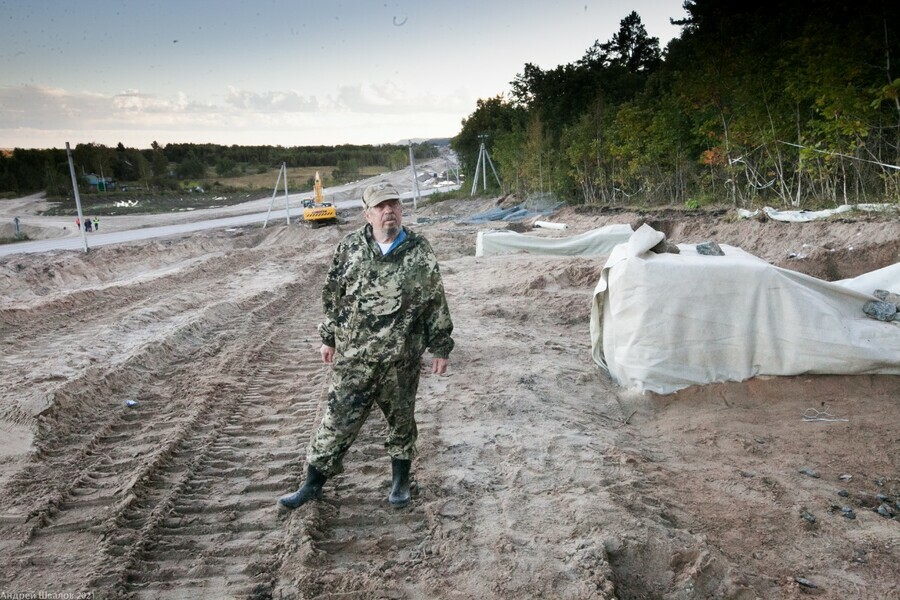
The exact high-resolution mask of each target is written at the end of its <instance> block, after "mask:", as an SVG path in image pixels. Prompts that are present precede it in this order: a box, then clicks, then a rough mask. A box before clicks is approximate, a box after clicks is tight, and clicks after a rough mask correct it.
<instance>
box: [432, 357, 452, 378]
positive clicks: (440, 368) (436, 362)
mask: <svg viewBox="0 0 900 600" xmlns="http://www.w3.org/2000/svg"><path fill="white" fill-rule="evenodd" d="M448 362H450V360H449V359H447V358H432V359H431V372H432V373H434V374H435V375H443V374H444V373H446V372H447V363H448Z"/></svg>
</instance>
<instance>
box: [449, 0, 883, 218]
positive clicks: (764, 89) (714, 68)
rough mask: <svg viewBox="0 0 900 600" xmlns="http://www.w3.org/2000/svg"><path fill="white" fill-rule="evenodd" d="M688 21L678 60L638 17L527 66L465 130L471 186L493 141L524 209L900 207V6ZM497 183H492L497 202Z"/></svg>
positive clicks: (836, 4) (721, 5) (708, 10)
mask: <svg viewBox="0 0 900 600" xmlns="http://www.w3.org/2000/svg"><path fill="white" fill-rule="evenodd" d="M684 8H685V10H686V12H687V17H686V18H685V19H684V20H682V21H674V23H675V24H677V25H679V26H680V27H681V34H680V36H679V37H677V38H675V39H673V40H672V41H671V42H670V43H669V44H668V45H667V47H666V48H664V49H662V48H660V46H659V41H658V39H656V38H653V37H649V36H648V34H647V32H646V30H645V28H644V26H643V24H642V22H641V18H640V16H639V15H638V14H636V13H634V12H632V13H631V14H628V15H627V16H625V17H624V18H623V19H622V21H621V22H620V28H619V30H618V32H616V33H615V34H614V35H613V36H612V38H611V39H610V40H608V41H605V42H601V41H599V40H598V41H597V42H595V43H594V45H592V46H591V47H590V48H587V49H586V51H585V53H584V55H583V56H582V57H581V58H580V59H578V60H576V61H575V62H572V63H569V64H565V65H560V66H558V67H556V68H553V69H549V70H543V69H541V68H538V67H536V66H534V65H532V64H525V65H524V66H523V68H522V71H521V72H520V73H518V74H516V75H515V76H514V79H513V80H512V81H511V82H510V89H509V91H508V93H506V94H501V95H498V96H497V97H494V98H488V99H481V100H479V101H478V104H477V107H476V109H475V111H474V112H473V113H472V114H471V115H469V116H468V117H467V118H466V119H465V120H464V121H463V124H462V131H461V132H460V133H459V135H458V136H457V137H456V138H454V140H453V142H452V146H453V148H454V149H455V150H456V151H457V153H458V155H459V157H460V160H461V162H462V163H463V165H462V166H463V172H464V173H466V174H467V175H468V177H469V178H471V177H472V176H473V175H474V173H475V168H476V165H475V162H476V157H477V156H478V154H479V148H480V144H481V140H482V139H484V143H485V148H486V150H487V151H488V156H489V157H491V159H492V162H493V164H494V166H495V167H496V170H497V172H498V174H499V176H500V179H501V181H502V185H503V190H502V191H503V192H513V193H516V194H517V195H520V196H523V197H527V196H529V195H532V194H540V193H544V194H547V193H549V194H552V195H553V196H555V197H557V198H559V199H562V200H566V201H568V202H571V203H585V204H590V205H606V206H608V205H623V204H630V205H644V204H646V205H653V204H675V205H685V206H688V207H700V206H704V205H707V204H713V203H715V204H725V205H732V206H741V207H746V206H750V205H753V204H754V203H756V204H759V203H768V204H770V205H772V206H784V207H801V208H804V209H805V208H811V207H824V206H829V205H834V204H844V203H858V202H897V201H898V197H900V169H898V165H900V99H898V92H900V78H898V77H900V75H898V73H897V71H898V68H897V65H896V63H897V61H898V59H900V56H898V50H900V48H898V32H897V27H898V26H900V4H897V3H896V2H890V1H887V0H886V1H883V2H882V1H871V0H861V1H856V2H845V1H837V0H817V1H798V2H767V1H761V2H747V3H725V2H720V1H717V0H693V1H690V0H689V1H687V2H685V3H684ZM480 136H486V137H484V138H482V137H480ZM488 168H490V167H488ZM479 179H481V176H479ZM492 180H493V173H492V172H491V171H490V170H488V185H489V186H490V184H492V183H493V185H494V189H495V190H496V186H497V183H496V182H495V181H492ZM478 185H479V187H480V186H481V185H482V183H481V181H479V183H478Z"/></svg>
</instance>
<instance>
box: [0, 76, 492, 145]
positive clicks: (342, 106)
mask: <svg viewBox="0 0 900 600" xmlns="http://www.w3.org/2000/svg"><path fill="white" fill-rule="evenodd" d="M474 105H475V103H474V100H472V99H469V98H467V97H466V94H465V93H464V92H463V91H462V90H459V91H457V92H454V93H453V94H450V95H449V96H446V97H437V96H430V95H419V96H415V95H412V94H410V93H409V92H408V91H407V90H404V89H401V88H400V87H399V86H397V85H395V84H393V83H391V82H385V83H379V84H364V85H355V86H343V87H341V88H339V89H338V90H337V91H336V92H335V93H334V94H333V95H326V96H324V97H323V98H322V99H319V98H317V97H315V96H303V95H301V94H298V93H296V92H293V91H266V92H258V91H251V90H242V89H238V88H234V87H229V88H228V89H227V91H226V92H225V93H224V95H223V96H221V97H220V99H219V101H218V102H216V101H211V100H210V101H206V100H204V101H201V100H197V99H195V98H192V97H190V96H188V95H187V94H185V93H183V92H179V93H176V94H173V95H168V96H162V95H157V94H153V93H147V92H146V91H141V90H137V89H126V90H122V91H119V92H116V93H112V94H109V93H107V94H104V93H98V92H93V91H71V90H65V89H61V88H55V87H49V86H41V85H22V86H0V147H23V148H32V147H48V142H47V140H62V141H65V140H66V139H69V140H71V141H73V142H75V143H78V142H80V141H96V142H97V143H103V144H113V145H114V144H115V143H117V142H118V141H124V142H126V143H131V144H135V145H140V146H144V145H146V143H147V142H145V141H143V140H144V139H145V138H147V139H156V138H166V135H168V136H169V137H168V138H166V139H169V140H170V141H181V142H202V141H214V140H215V141H216V143H226V144H227V143H246V140H248V139H255V140H256V142H255V143H261V144H267V143H272V144H290V143H293V144H342V143H387V142H393V141H396V140H399V139H403V138H408V137H428V136H433V137H443V136H446V135H454V134H455V132H456V131H458V128H459V123H460V120H461V118H462V117H464V116H466V115H467V114H468V113H470V112H471V111H472V109H473V107H474ZM61 136H65V137H61ZM229 140H231V141H229ZM291 140H293V141H291ZM50 145H51V146H59V145H60V142H52V143H50Z"/></svg>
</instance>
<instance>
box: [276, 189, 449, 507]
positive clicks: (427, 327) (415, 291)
mask: <svg viewBox="0 0 900 600" xmlns="http://www.w3.org/2000/svg"><path fill="white" fill-rule="evenodd" d="M363 204H364V215H365V218H366V221H367V224H366V225H365V226H364V227H362V228H361V229H358V230H357V231H354V232H353V233H351V234H349V235H348V236H347V237H345V238H344V239H343V240H342V241H341V243H340V244H339V245H338V247H337V249H336V250H335V253H334V257H333V260H332V264H331V269H330V270H329V272H328V277H327V280H326V282H325V288H324V290H323V291H322V303H323V305H324V308H325V322H324V323H322V324H321V325H319V334H320V336H321V338H322V347H321V348H320V352H321V354H322V360H323V361H325V362H326V363H328V364H331V365H332V366H333V369H334V370H333V373H332V379H331V386H330V387H329V390H328V404H327V407H326V411H325V414H324V416H323V417H322V422H321V423H320V424H319V428H318V430H317V431H316V433H315V435H314V436H313V439H312V441H311V442H310V444H309V447H308V448H307V453H306V464H307V471H306V482H305V483H304V484H303V486H301V487H300V489H299V490H297V491H296V492H294V493H293V494H289V495H287V496H283V497H282V498H281V499H280V500H279V502H280V503H281V504H282V505H283V506H285V507H287V508H297V507H298V506H301V505H303V504H305V503H306V502H308V501H310V500H314V499H316V498H318V497H319V496H320V495H321V492H322V486H323V484H324V483H325V481H326V480H327V479H328V478H330V477H333V476H334V475H337V474H338V473H341V472H342V471H343V469H344V467H343V464H342V459H343V457H344V454H346V452H347V450H348V449H349V448H350V446H351V445H352V444H353V441H354V440H355V439H356V436H357V434H358V433H359V430H360V428H361V427H362V425H363V423H364V422H365V420H366V418H367V417H368V415H369V411H370V410H371V408H372V404H373V403H377V404H378V407H379V408H380V409H381V411H382V412H383V413H384V416H385V418H386V420H387V423H388V437H387V440H385V447H386V448H387V452H388V454H389V455H390V457H391V470H392V474H393V481H392V487H391V493H390V495H389V497H388V500H389V501H390V503H391V504H392V505H394V506H398V507H400V506H406V505H407V504H408V503H409V500H410V493H409V471H410V466H411V464H412V458H413V456H415V452H416V447H415V442H416V435H417V432H416V421H415V416H414V412H415V401H416V390H417V389H418V385H419V373H420V366H421V360H422V355H423V354H424V353H425V350H426V349H428V350H430V352H431V354H432V357H433V358H432V365H431V371H432V373H436V374H443V373H445V372H446V370H447V360H448V356H449V354H450V351H451V350H452V349H453V339H452V338H451V337H450V334H451V333H452V331H453V323H452V322H451V320H450V311H449V309H448V307H447V299H446V297H445V296H444V286H443V283H442V281H441V274H440V271H439V270H438V264H437V259H436V258H435V255H434V252H433V251H432V249H431V246H430V245H429V243H428V241H427V240H426V239H425V238H424V237H422V236H420V235H418V234H416V233H415V232H414V231H412V230H410V229H407V228H406V227H403V226H402V223H401V221H402V215H403V207H402V205H401V203H400V195H399V194H398V193H397V190H396V189H394V187H393V186H391V185H390V184H386V183H381V184H376V185H373V186H370V187H368V188H367V189H366V191H365V192H364V194H363Z"/></svg>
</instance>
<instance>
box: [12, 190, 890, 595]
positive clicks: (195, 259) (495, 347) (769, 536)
mask: <svg viewBox="0 0 900 600" xmlns="http://www.w3.org/2000/svg"><path fill="white" fill-rule="evenodd" d="M486 207H487V204H486V203H481V204H480V205H478V206H474V207H473V206H472V205H466V204H463V203H456V204H452V203H441V204H437V205H434V206H432V207H429V208H427V209H422V210H420V211H419V213H418V214H417V215H408V216H407V221H408V222H409V223H411V224H412V226H413V227H416V228H417V230H419V231H421V232H422V233H424V234H425V235H426V236H427V237H428V238H429V239H430V240H431V242H432V244H433V246H434V247H435V249H436V251H437V253H438V255H439V258H440V260H441V268H442V272H443V274H444V280H445V284H446V287H447V291H448V296H449V301H450V306H451V311H452V313H453V317H454V322H455V325H456V331H455V333H454V337H455V339H456V340H457V348H456V350H455V351H454V353H453V355H452V356H451V370H450V373H449V375H447V376H443V377H438V376H432V375H430V374H428V373H426V374H424V375H423V378H422V386H421V389H420V395H419V406H418V410H417V415H418V420H419V431H420V434H419V436H420V437H419V453H420V456H419V458H418V459H417V460H416V462H415V464H414V500H413V502H412V503H411V505H410V506H409V507H408V508H406V509H401V510H395V509H392V508H390V507H389V505H388V504H387V502H386V497H387V494H388V491H389V486H390V463H389V459H388V458H387V457H386V456H385V454H384V451H383V448H382V439H383V432H384V423H383V420H382V419H381V417H380V416H379V415H376V414H375V412H373V417H372V418H370V420H369V422H368V423H367V425H366V426H365V427H364V429H363V432H362V435H361V437H360V439H359V441H358V442H357V444H356V445H355V446H354V448H353V449H352V451H351V453H350V455H349V456H348V458H347V460H346V467H347V471H346V473H345V474H344V475H342V476H340V477H338V478H336V479H335V480H334V481H331V482H329V483H328V484H327V485H326V490H325V495H324V499H323V500H322V501H321V502H319V503H314V504H312V505H310V506H306V507H303V508H301V509H299V510H297V511H295V512H293V513H282V512H279V510H278V509H277V507H276V504H275V500H276V498H277V497H278V496H279V495H280V494H282V493H284V492H287V491H290V490H292V489H293V488H294V487H295V486H296V485H297V483H298V482H299V480H300V477H301V475H302V470H303V460H302V454H303V448H304V446H305V444H306V442H307V441H308V438H309V435H310V433H311V431H312V429H313V427H314V426H315V423H316V421H317V416H318V413H319V410H320V405H321V401H322V398H323V395H324V392H325V389H326V385H327V377H328V368H327V367H326V366H325V365H323V364H322V363H321V362H320V359H319V357H318V352H317V348H318V345H319V341H318V337H317V335H316V333H315V326H316V324H317V323H318V321H319V319H320V316H321V306H320V302H319V293H320V289H321V283H322V281H323V279H324V273H325V269H326V268H327V264H328V261H329V259H330V255H331V251H332V249H333V247H334V245H335V243H336V242H337V240H338V239H340V237H341V236H342V235H344V234H345V233H346V232H348V231H349V230H350V229H352V228H354V227H356V226H358V225H359V224H361V221H359V220H356V221H353V222H351V223H348V224H346V225H343V226H341V227H340V228H323V229H318V230H309V229H305V228H301V227H291V228H286V227H284V226H283V225H280V224H279V225H278V226H276V227H271V226H270V227H269V228H267V229H266V230H265V231H262V230H260V229H258V228H249V227H248V228H243V229H238V230H235V231H215V232H205V233H201V234H195V235H192V236H189V237H178V238H169V239H164V240H157V241H146V242H140V243H136V244H133V245H121V246H108V247H103V248H98V249H96V250H92V251H91V253H90V254H87V255H85V254H83V253H78V252H59V253H48V254H43V255H29V256H20V257H6V258H3V259H0V288H2V290H3V294H2V298H0V329H2V335H0V369H2V375H0V378H2V384H3V385H2V387H0V390H2V392H0V428H2V430H3V431H2V434H3V439H4V442H3V444H2V450H0V502H2V507H3V508H2V509H0V510H2V513H0V552H2V556H3V557H4V559H3V561H2V563H0V592H5V593H7V594H10V593H28V592H30V593H39V592H45V593H50V592H54V593H71V594H76V593H78V592H79V591H80V592H93V594H94V597H95V598H98V597H129V598H248V597H252V598H267V597H274V598H318V597H324V598H329V597H330V598H460V599H462V598H514V599H526V598H539V597H540V598H623V599H624V598H667V599H669V598H671V599H675V598H678V599H681V598H684V599H687V598H709V597H712V598H719V597H727V598H742V599H743V598H794V597H805V596H806V595H807V593H810V594H815V595H817V596H818V597H820V598H850V597H860V598H863V597H871V598H889V597H900V576H898V574H897V573H898V568H897V566H898V564H900V560H898V559H900V522H898V520H897V519H896V518H894V519H891V518H889V517H885V516H882V515H879V514H878V513H877V512H875V509H877V507H878V506H881V504H888V505H889V506H896V511H897V512H900V504H898V503H900V437H898V434H897V432H898V431H900V410H898V400H897V399H898V398H900V378H896V377H888V376H857V377H828V376H815V377H792V378H768V379H763V378H758V379H754V380H750V381H747V382H743V383H730V384H716V385H710V386H704V387H698V388H690V389H688V390H684V391H682V392H680V393H678V394H674V395H671V396H656V395H653V394H647V395H644V396H640V395H635V394H632V393H628V392H625V391H623V390H621V389H619V388H617V387H615V386H614V385H612V384H611V383H610V382H609V381H608V380H607V378H606V377H605V376H604V375H603V374H602V373H601V372H600V371H599V370H598V369H597V367H596V365H594V363H593V362H592V361H591V358H590V342H589V336H588V329H587V328H588V325H587V323H588V315H589V310H590V297H591V292H592V290H593V287H594V285H595V283H596V280H597V278H598V276H599V272H600V269H601V267H602V266H603V262H604V259H603V257H599V258H563V257H539V256H530V255H517V256H511V257H490V258H475V257H474V243H475V232H476V231H477V229H476V227H475V226H472V225H466V224H462V223H461V222H459V220H458V219H455V218H453V217H454V216H458V215H462V214H464V213H466V212H477V211H478V210H480V209H483V208H486ZM418 216H423V217H429V218H430V219H431V221H432V222H431V223H429V224H424V223H423V224H420V225H416V218H417V217H418ZM557 218H558V219H560V220H564V221H566V222H568V223H569V225H570V230H569V231H568V232H566V233H568V234H572V233H577V232H580V231H584V230H587V229H589V228H592V227H598V226H601V225H605V224H610V223H621V222H625V223H634V222H635V221H636V220H637V218H638V217H637V216H636V215H632V214H629V213H615V212H609V211H606V212H595V213H590V212H585V211H580V212H578V211H573V210H567V211H566V212H564V213H563V214H561V215H559V216H558V217H557ZM644 220H648V219H647V218H646V217H644ZM653 224H654V225H656V226H657V227H658V228H660V229H662V230H664V231H667V233H668V234H669V238H670V239H671V240H672V241H675V242H697V241H702V240H704V239H714V240H716V241H718V242H720V243H728V244H732V245H737V246H741V247H742V248H744V249H745V250H747V251H749V252H752V253H754V254H757V255H758V256H761V257H763V258H765V259H767V260H770V261H772V262H775V263H778V264H780V265H781V266H788V267H791V268H797V269H799V270H804V271H805V272H808V273H810V274H813V275H817V276H820V277H826V276H827V278H830V279H836V278H840V277H852V276H855V275H857V274H859V273H862V272H865V271H868V270H872V269H875V268H879V267H881V266H885V265H887V264H892V263H894V262H896V261H897V260H898V258H900V246H898V244H900V241H898V240H900V224H898V223H897V222H896V221H890V222H877V221H874V220H867V219H861V220H855V221H853V220H845V221H843V222H830V223H813V224H806V225H802V226H794V225H786V224H781V223H771V222H769V223H761V222H757V221H745V222H738V223H735V222H731V221H730V220H729V219H727V218H719V217H715V216H706V217H701V216H697V215H694V216H693V217H692V218H691V219H688V220H685V219H683V218H680V217H679V218H676V217H674V216H671V215H666V214H661V215H659V216H657V217H655V218H654V219H653ZM557 233H559V232H557ZM547 235H552V234H551V233H547ZM804 244H806V246H804ZM851 247H852V249H851V250H848V248H851ZM799 251H802V252H803V254H804V255H805V256H806V258H804V259H802V260H801V259H798V258H797V257H796V254H797V252H799ZM792 252H793V253H794V254H795V257H794V258H790V255H791V253H792ZM886 326H887V325H886ZM823 403H824V407H825V408H827V409H828V410H829V411H830V412H831V413H833V414H836V415H838V416H840V417H843V418H847V419H848V421H845V422H818V423H803V422H802V421H801V416H802V414H803V412H804V410H806V409H807V408H808V407H810V406H814V407H818V408H821V407H822V406H823ZM801 470H804V471H806V472H807V473H812V472H814V474H815V475H817V477H813V476H812V475H809V474H804V473H801ZM842 475H843V476H844V478H843V479H842V478H841V476H842ZM847 475H849V476H850V478H849V479H847V477H846V476H847ZM841 490H844V491H845V493H846V495H845V496H844V495H839V492H840V491H841ZM879 495H881V497H879ZM845 506H846V507H850V508H852V510H853V516H854V517H855V518H852V519H851V518H848V516H847V513H846V512H845V511H843V510H842V509H843V507H845ZM810 586H816V587H810Z"/></svg>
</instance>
